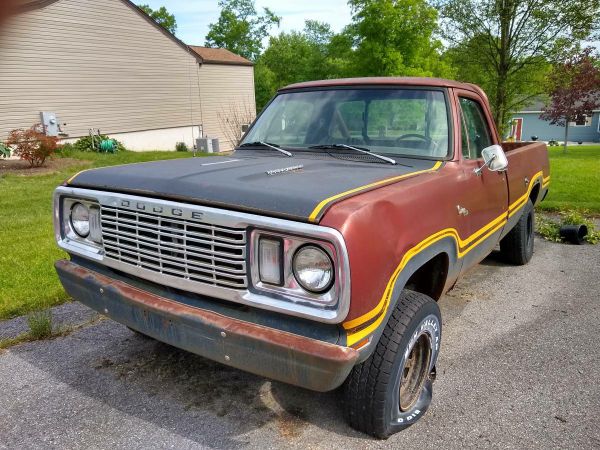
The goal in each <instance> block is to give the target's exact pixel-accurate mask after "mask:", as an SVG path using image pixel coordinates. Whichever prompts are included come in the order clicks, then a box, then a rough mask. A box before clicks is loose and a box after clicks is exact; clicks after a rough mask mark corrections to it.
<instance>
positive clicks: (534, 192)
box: [529, 181, 542, 206]
mask: <svg viewBox="0 0 600 450" xmlns="http://www.w3.org/2000/svg"><path fill="white" fill-rule="evenodd" d="M541 190H542V185H541V183H540V182H539V181H537V182H536V183H535V184H534V185H533V187H532V188H531V192H530V193H529V198H530V199H531V203H533V204H534V206H535V205H536V204H537V201H538V199H539V198H540V192H541Z"/></svg>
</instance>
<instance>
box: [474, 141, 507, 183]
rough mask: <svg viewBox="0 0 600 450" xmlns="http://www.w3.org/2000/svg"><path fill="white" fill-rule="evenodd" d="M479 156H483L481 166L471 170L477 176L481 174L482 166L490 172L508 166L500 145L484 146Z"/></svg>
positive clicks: (500, 170)
mask: <svg viewBox="0 0 600 450" xmlns="http://www.w3.org/2000/svg"><path fill="white" fill-rule="evenodd" d="M481 156H483V166H481V167H478V168H477V169H474V170H473V171H474V172H475V174H476V175H477V176H481V172H482V171H483V168H484V167H487V168H488V169H489V170H491V171H492V172H502V171H504V170H506V168H507V167H508V159H506V155H505V154H504V150H502V147H501V146H500V145H497V144H496V145H490V146H489V147H486V148H484V149H483V150H482V151H481Z"/></svg>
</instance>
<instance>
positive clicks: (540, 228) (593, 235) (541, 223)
mask: <svg viewBox="0 0 600 450" xmlns="http://www.w3.org/2000/svg"><path fill="white" fill-rule="evenodd" d="M559 216H560V219H559V221H558V222H557V221H556V220H552V219H549V218H547V217H544V216H542V215H541V214H538V215H537V216H536V229H537V232H538V233H539V234H540V236H542V237H543V238H544V239H546V240H548V241H552V242H562V239H561V238H560V227H561V226H563V225H585V226H586V227H587V229H588V234H587V236H586V238H585V239H586V240H587V241H588V242H589V243H590V244H597V243H599V242H600V231H596V227H595V225H594V222H593V221H592V220H590V219H588V218H587V217H586V216H585V211H584V212H583V213H581V212H579V211H574V210H567V211H561V212H560V213H559Z"/></svg>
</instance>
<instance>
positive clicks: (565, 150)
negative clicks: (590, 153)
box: [563, 119, 569, 153]
mask: <svg viewBox="0 0 600 450" xmlns="http://www.w3.org/2000/svg"><path fill="white" fill-rule="evenodd" d="M568 138H569V119H567V121H566V123H565V143H564V146H563V153H567V139H568Z"/></svg>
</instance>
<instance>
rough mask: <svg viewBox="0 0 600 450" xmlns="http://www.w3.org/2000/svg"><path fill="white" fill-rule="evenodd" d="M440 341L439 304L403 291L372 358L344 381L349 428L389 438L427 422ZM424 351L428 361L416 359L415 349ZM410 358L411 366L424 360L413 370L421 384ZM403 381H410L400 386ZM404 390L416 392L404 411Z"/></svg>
mask: <svg viewBox="0 0 600 450" xmlns="http://www.w3.org/2000/svg"><path fill="white" fill-rule="evenodd" d="M441 338H442V320H441V314H440V309H439V307H438V305H437V303H436V302H435V301H434V300H433V299H432V298H430V297H428V296H426V295H424V294H420V293H418V292H413V291H409V290H404V291H402V293H401V294H400V298H399V300H398V303H397V305H396V308H395V309H394V311H393V313H392V315H391V316H390V319H389V321H388V323H387V325H386V327H385V329H384V331H383V334H382V336H381V338H380V340H379V342H378V343H377V347H376V348H375V350H374V352H373V354H372V355H371V356H370V357H369V358H368V359H367V360H365V361H364V362H362V363H361V364H359V365H357V366H355V367H354V368H353V369H352V372H351V373H350V375H349V376H348V379H347V380H346V381H345V384H344V387H343V396H344V407H345V414H346V419H347V421H348V423H349V424H350V426H351V427H353V428H355V429H357V430H359V431H362V432H363V433H367V434H370V435H372V436H375V437H377V438H379V439H386V438H388V437H389V436H391V435H392V434H394V433H397V432H399V431H401V430H403V429H404V428H407V427H409V426H410V425H412V424H413V423H415V422H416V421H417V420H419V419H420V418H421V417H423V415H424V414H425V412H426V411H427V408H428V407H429V405H430V404H431V396H432V383H433V379H434V377H435V362H436V360H437V356H438V353H439V348H440V343H441ZM425 347H427V351H428V352H429V355H428V357H427V358H425V357H424V356H425V355H424V353H423V352H420V357H417V356H416V355H415V352H416V351H417V349H418V348H425ZM413 355H415V356H413ZM407 357H408V360H409V361H410V360H412V361H413V363H412V364H415V361H417V360H419V361H421V364H416V365H415V366H416V367H417V368H418V369H415V370H418V374H419V375H418V380H417V378H414V377H412V376H410V374H411V372H412V369H409V368H408V367H407V366H408V364H406V363H407ZM412 364H411V366H412ZM407 373H408V376H407ZM415 373H416V372H415ZM413 378H414V380H413ZM403 379H405V380H409V379H410V380H411V381H409V382H407V383H402V380H403ZM411 386H412V387H413V388H412V389H408V388H410V387H411ZM401 387H403V388H404V389H405V391H404V392H405V393H406V392H409V393H412V395H410V396H409V397H408V400H407V401H405V402H404V405H405V406H406V408H402V407H401V402H402V399H407V397H406V396H405V397H402V395H401V389H400V388H401Z"/></svg>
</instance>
